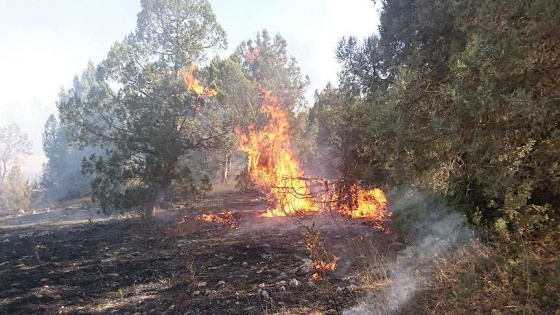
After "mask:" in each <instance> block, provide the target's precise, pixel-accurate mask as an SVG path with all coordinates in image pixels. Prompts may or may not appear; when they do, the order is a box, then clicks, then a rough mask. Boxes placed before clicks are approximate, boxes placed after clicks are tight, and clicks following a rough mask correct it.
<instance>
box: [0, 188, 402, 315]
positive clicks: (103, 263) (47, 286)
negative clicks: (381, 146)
mask: <svg viewBox="0 0 560 315" xmlns="http://www.w3.org/2000/svg"><path fill="white" fill-rule="evenodd" d="M169 208H170V209H168V210H166V211H163V210H162V211H161V212H159V213H158V214H157V216H156V217H157V219H156V222H155V223H153V224H152V225H150V226H146V225H144V224H143V223H142V220H140V219H139V218H138V217H134V216H111V217H106V216H103V215H99V214H97V209H96V207H95V206H94V205H92V204H91V203H89V202H88V201H86V200H82V201H76V202H72V203H68V204H66V205H59V206H57V207H51V208H50V209H40V210H36V211H35V213H34V214H24V215H17V216H4V217H0V314H341V313H342V311H343V310H344V309H347V308H349V307H352V306H353V305H355V304H356V303H358V301H359V299H360V297H361V296H363V295H364V294H366V292H365V289H362V288H361V287H360V286H359V285H358V286H356V285H355V279H354V278H353V275H354V273H353V272H354V271H355V270H359V269H360V268H361V266H360V265H361V264H362V263H363V262H362V261H361V260H360V259H361V258H362V260H363V257H365V256H364V255H362V254H363V253H360V250H357V251H356V250H355V249H356V248H354V245H353V244H355V242H368V244H374V245H373V246H377V245H375V244H378V245H379V246H386V244H388V242H391V240H390V239H391V237H392V236H391V235H389V234H386V233H382V232H380V231H378V230H375V229H373V228H372V227H371V224H370V223H364V222H359V221H352V222H349V221H346V220H344V219H342V218H339V217H336V216H334V215H328V214H323V215H319V216H315V217H309V218H305V219H301V220H296V219H294V218H273V219H267V218H260V217H258V214H259V213H260V212H261V211H262V209H265V208H266V204H265V203H264V201H263V198H259V197H258V196H256V195H250V194H242V193H239V192H235V191H229V192H228V191H226V192H221V193H214V194H213V195H212V196H210V197H208V198H207V199H206V200H204V202H201V203H199V205H198V206H196V207H191V208H189V209H187V208H185V207H183V206H173V207H169ZM210 210H213V212H214V213H219V212H222V211H231V212H232V214H233V215H232V216H231V217H230V218H229V221H228V223H232V225H235V227H231V226H228V225H226V224H220V223H208V222H204V221H200V220H196V219H195V218H196V216H197V215H198V214H201V213H208V212H209V211H210ZM306 227H307V228H306ZM310 228H313V229H314V231H319V232H320V235H321V239H322V240H323V245H324V247H325V250H326V252H328V255H329V256H330V255H331V254H336V255H337V256H339V257H340V260H339V262H338V267H337V270H335V271H334V272H326V273H325V274H324V275H322V277H321V278H320V279H318V280H311V277H312V274H313V273H314V270H313V263H312V260H310V259H312V258H314V257H312V256H310V251H309V250H308V248H307V247H306V244H308V242H306V241H304V237H303V235H304V234H305V232H306V231H309V229H310ZM360 257H361V258H360ZM294 279H295V280H294ZM296 280H297V281H296ZM263 290H264V291H266V293H265V292H263Z"/></svg>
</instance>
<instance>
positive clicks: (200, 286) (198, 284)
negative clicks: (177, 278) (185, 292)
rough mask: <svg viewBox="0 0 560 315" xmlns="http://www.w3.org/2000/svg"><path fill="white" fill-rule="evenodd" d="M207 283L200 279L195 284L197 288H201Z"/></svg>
mask: <svg viewBox="0 0 560 315" xmlns="http://www.w3.org/2000/svg"><path fill="white" fill-rule="evenodd" d="M207 284H208V283H207V282H206V281H200V282H199V283H197V284H196V286H197V287H199V288H203V287H205V286H206V285H207Z"/></svg>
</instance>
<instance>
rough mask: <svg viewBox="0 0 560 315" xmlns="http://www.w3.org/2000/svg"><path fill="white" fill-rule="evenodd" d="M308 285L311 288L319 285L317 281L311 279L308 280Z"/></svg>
mask: <svg viewBox="0 0 560 315" xmlns="http://www.w3.org/2000/svg"><path fill="white" fill-rule="evenodd" d="M307 286H308V287H310V288H315V287H317V285H316V284H315V282H313V281H311V280H309V281H307Z"/></svg>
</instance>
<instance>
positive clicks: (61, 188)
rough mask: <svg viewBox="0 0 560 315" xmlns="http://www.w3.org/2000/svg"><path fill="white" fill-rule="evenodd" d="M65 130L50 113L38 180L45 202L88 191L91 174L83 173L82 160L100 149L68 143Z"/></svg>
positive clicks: (71, 197) (69, 197)
mask: <svg viewBox="0 0 560 315" xmlns="http://www.w3.org/2000/svg"><path fill="white" fill-rule="evenodd" d="M61 97H62V96H61ZM67 134H68V130H67V128H66V127H65V126H64V125H61V124H60V123H59V122H58V120H57V119H56V118H55V117H54V115H50V116H49V118H48V120H47V122H46V123H45V131H44V132H43V152H44V153H45V156H46V157H47V159H48V161H47V162H46V163H45V164H43V176H42V181H41V184H42V186H43V188H44V189H45V196H44V199H45V200H44V201H45V202H53V201H61V200H68V199H73V198H79V197H82V196H84V195H86V194H88V193H89V192H90V191H91V188H90V177H89V176H87V175H85V174H83V173H82V160H83V159H84V158H86V157H89V156H90V155H91V154H94V153H96V154H102V153H103V152H99V150H96V149H94V148H91V147H84V148H82V149H80V148H79V147H77V146H76V145H71V144H70V143H69V142H68V135H67Z"/></svg>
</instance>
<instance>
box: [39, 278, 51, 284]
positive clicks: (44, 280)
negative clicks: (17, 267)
mask: <svg viewBox="0 0 560 315" xmlns="http://www.w3.org/2000/svg"><path fill="white" fill-rule="evenodd" d="M39 282H41V283H45V282H49V279H47V278H42V279H41V280H39Z"/></svg>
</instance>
